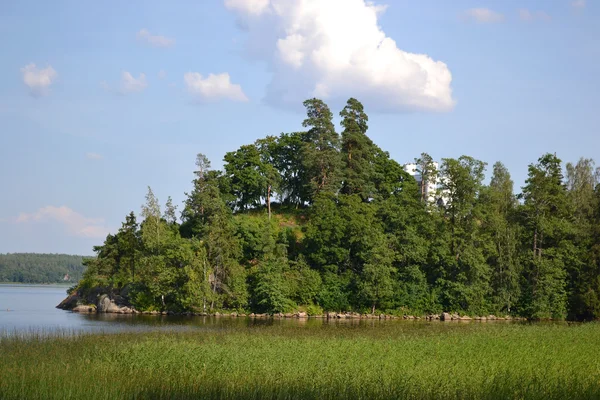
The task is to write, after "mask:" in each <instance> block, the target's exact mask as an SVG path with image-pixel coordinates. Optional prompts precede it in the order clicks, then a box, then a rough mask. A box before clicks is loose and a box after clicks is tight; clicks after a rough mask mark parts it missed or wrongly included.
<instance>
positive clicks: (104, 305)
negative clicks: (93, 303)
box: [97, 294, 111, 313]
mask: <svg viewBox="0 0 600 400" xmlns="http://www.w3.org/2000/svg"><path fill="white" fill-rule="evenodd" d="M110 304H111V301H110V297H108V295H107V294H103V295H101V296H100V298H99V299H98V303H97V307H98V312H101V313H103V312H107V311H106V310H108V307H110Z"/></svg>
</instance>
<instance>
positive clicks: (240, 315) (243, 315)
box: [237, 313, 246, 317]
mask: <svg viewBox="0 0 600 400" xmlns="http://www.w3.org/2000/svg"><path fill="white" fill-rule="evenodd" d="M237 316H238V317H245V316H246V314H244V313H241V314H238V315H237Z"/></svg>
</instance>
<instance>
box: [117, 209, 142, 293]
mask: <svg viewBox="0 0 600 400" xmlns="http://www.w3.org/2000/svg"><path fill="white" fill-rule="evenodd" d="M117 241H118V246H119V253H120V257H119V262H120V263H121V264H126V265H127V267H128V269H129V272H130V273H131V282H134V281H135V265H136V263H137V262H138V258H139V256H138V254H139V252H140V250H141V240H140V232H139V226H138V223H137V221H136V218H135V214H134V213H133V211H132V212H130V213H129V215H127V217H126V218H125V222H124V223H123V224H122V226H121V229H119V232H118V233H117Z"/></svg>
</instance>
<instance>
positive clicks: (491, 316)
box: [487, 315, 496, 321]
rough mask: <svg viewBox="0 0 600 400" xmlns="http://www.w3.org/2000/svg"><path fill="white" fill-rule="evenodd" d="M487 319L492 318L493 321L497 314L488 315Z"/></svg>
mask: <svg viewBox="0 0 600 400" xmlns="http://www.w3.org/2000/svg"><path fill="white" fill-rule="evenodd" d="M487 319H491V320H492V321H493V320H495V319H496V316H495V315H488V317H487Z"/></svg>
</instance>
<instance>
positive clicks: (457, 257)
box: [439, 156, 491, 313]
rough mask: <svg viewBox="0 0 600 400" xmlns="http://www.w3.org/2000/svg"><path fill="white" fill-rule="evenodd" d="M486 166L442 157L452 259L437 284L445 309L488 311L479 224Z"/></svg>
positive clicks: (486, 273) (486, 267) (468, 159)
mask: <svg viewBox="0 0 600 400" xmlns="http://www.w3.org/2000/svg"><path fill="white" fill-rule="evenodd" d="M485 165H486V164H485V163H484V162H482V161H479V160H476V159H474V158H472V157H468V156H461V157H459V158H458V159H452V158H444V159H442V165H441V171H440V172H441V191H442V193H443V195H445V196H447V205H446V209H445V217H446V218H447V219H448V225H449V238H448V240H449V255H450V256H451V258H446V259H445V260H444V264H445V265H444V269H445V274H444V275H445V277H444V278H443V279H442V281H440V282H439V283H440V285H441V286H442V287H443V288H445V289H443V290H444V292H443V294H444V295H445V296H446V299H447V303H446V305H447V306H451V307H453V308H454V309H462V310H465V311H466V310H470V311H474V312H479V313H482V312H485V311H486V310H487V304H486V297H487V295H488V293H489V291H490V286H489V279H490V273H491V271H490V267H489V265H488V264H486V262H485V257H484V255H483V251H482V246H481V241H482V237H481V235H480V232H479V222H478V221H480V219H481V207H480V204H481V203H480V201H479V195H480V192H481V189H482V181H483V178H484V171H485ZM451 298H452V299H453V300H452V301H450V299H451Z"/></svg>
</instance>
